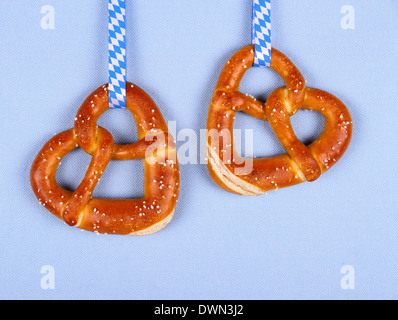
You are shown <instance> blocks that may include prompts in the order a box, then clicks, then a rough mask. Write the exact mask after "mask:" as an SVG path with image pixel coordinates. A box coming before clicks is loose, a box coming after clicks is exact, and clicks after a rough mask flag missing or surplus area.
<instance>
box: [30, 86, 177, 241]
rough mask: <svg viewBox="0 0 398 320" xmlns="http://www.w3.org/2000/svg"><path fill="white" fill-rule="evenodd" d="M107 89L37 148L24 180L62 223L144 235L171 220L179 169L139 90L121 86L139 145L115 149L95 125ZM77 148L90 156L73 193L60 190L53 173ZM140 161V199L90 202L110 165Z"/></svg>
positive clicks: (155, 112)
mask: <svg viewBox="0 0 398 320" xmlns="http://www.w3.org/2000/svg"><path fill="white" fill-rule="evenodd" d="M107 90H108V85H104V86H102V87H100V88H98V89H97V90H95V91H94V92H93V93H92V94H91V95H90V96H89V97H88V98H87V99H86V100H85V101H84V102H83V104H82V105H81V107H80V109H79V111H78V112H77V115H76V118H75V123H74V128H72V129H69V130H67V131H64V132H62V133H59V134H57V135H55V136H54V137H53V138H52V139H50V140H49V141H48V142H47V143H46V144H45V145H44V147H43V148H42V149H41V151H40V152H39V154H38V155H37V157H36V159H35V160H34V162H33V164H32V168H31V174H30V180H31V185H32V188H33V191H34V193H35V195H36V197H37V198H38V199H39V202H40V203H41V204H42V205H43V206H44V207H45V208H46V209H47V210H49V211H50V212H51V213H53V214H54V215H55V216H57V217H58V218H60V219H63V220H64V221H65V222H66V223H67V224H69V225H71V226H75V227H78V228H81V229H84V230H89V231H93V232H97V233H108V234H123V235H127V234H132V235H148V234H152V233H155V232H157V231H159V230H161V229H162V228H164V227H165V226H166V225H167V224H168V223H169V222H170V221H171V219H172V217H173V214H174V210H175V206H176V203H177V198H178V192H179V168H178V163H177V156H176V148H175V143H174V140H173V137H172V136H171V135H170V134H169V133H168V128H167V125H166V123H165V121H164V119H163V116H162V114H161V113H160V111H159V109H158V108H157V106H156V104H155V103H154V102H153V100H152V99H151V98H150V97H149V96H148V95H147V94H146V93H145V92H144V91H143V90H142V89H140V88H139V87H137V86H135V85H133V84H131V83H128V82H127V85H126V105H127V109H128V110H129V111H130V112H131V113H132V115H133V116H134V119H135V122H136V125H137V131H138V138H139V141H137V142H135V143H133V144H128V145H119V144H116V143H114V141H113V137H112V135H111V134H110V133H109V132H108V131H107V130H106V129H104V128H102V127H100V126H97V120H98V118H99V117H100V116H101V114H102V113H104V112H105V111H106V110H108V108H109V102H108V92H107ZM78 147H81V148H82V149H83V150H84V151H86V152H87V153H89V154H90V155H92V159H91V162H90V164H89V166H88V169H87V172H86V174H85V176H84V179H83V180H82V181H81V183H80V185H79V186H78V187H77V188H76V190H75V191H73V192H71V191H68V190H66V189H64V188H62V187H60V186H59V185H58V184H57V182H56V179H55V174H56V170H57V167H58V165H59V164H60V161H61V159H62V158H63V157H64V156H65V155H66V154H68V153H69V152H71V151H72V150H74V149H76V148H78ZM149 151H151V152H149ZM133 159H143V165H144V196H143V197H142V198H140V199H101V198H93V197H92V193H93V190H94V188H95V186H96V184H97V183H98V181H99V180H100V177H101V175H102V173H103V172H104V170H105V168H106V166H107V164H108V163H109V161H110V160H133Z"/></svg>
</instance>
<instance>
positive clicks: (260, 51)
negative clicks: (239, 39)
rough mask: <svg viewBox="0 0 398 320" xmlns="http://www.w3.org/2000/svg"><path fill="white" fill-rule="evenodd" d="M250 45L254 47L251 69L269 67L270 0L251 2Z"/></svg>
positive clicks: (254, 0)
mask: <svg viewBox="0 0 398 320" xmlns="http://www.w3.org/2000/svg"><path fill="white" fill-rule="evenodd" d="M252 44H254V45H255V56H254V64H253V67H270V65H271V0H253V30H252Z"/></svg>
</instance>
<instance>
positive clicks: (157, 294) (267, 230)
mask: <svg viewBox="0 0 398 320" xmlns="http://www.w3.org/2000/svg"><path fill="white" fill-rule="evenodd" d="M49 2H51V7H52V9H51V8H44V9H43V8H42V7H43V6H44V4H45V3H44V2H42V1H24V0H17V1H15V0H1V1H0V39H1V40H0V43H1V46H0V47H1V50H0V58H1V60H0V61H2V63H1V68H0V75H1V79H3V81H2V82H1V83H0V96H1V99H2V108H1V110H2V111H3V113H2V121H1V126H0V146H1V157H0V161H1V170H0V172H1V179H0V186H1V189H2V192H1V193H0V203H1V205H2V214H1V217H2V222H1V224H0V238H1V255H0V264H1V266H2V268H1V271H0V279H1V281H0V298H3V299H10V298H11V299H13V298H14V299H15V298H17V299H24V298H25V299H49V298H50V299H68V298H75V299H85V298H86V299H300V298H301V299H318V298H323V299H363V298H364V299H375V298H376V299H378V298H380V299H382V298H390V299H396V298H398V296H397V290H396V284H397V281H398V272H397V270H398V266H397V261H398V256H397V254H398V253H397V247H398V238H397V237H398V232H397V191H396V190H397V180H398V179H397V178H398V177H397V169H396V168H397V166H396V164H397V158H398V152H397V147H396V146H397V144H398V141H397V140H398V139H397V137H398V134H397V115H396V113H395V109H396V104H397V101H398V93H397V88H398V83H397V74H398V72H397V68H398V67H397V66H398V56H397V55H398V50H397V39H398V28H397V20H396V12H397V10H398V4H397V2H396V1H390V0H377V1H376V0H368V1H362V0H351V1H349V4H350V6H351V7H347V6H346V5H347V3H346V2H344V1H316V0H296V1H274V2H273V6H272V36H273V39H272V45H273V47H275V48H276V49H278V50H280V51H282V52H283V53H284V54H286V55H287V56H288V57H289V58H290V59H291V60H292V61H293V62H294V63H295V64H296V66H297V67H298V68H299V70H300V71H301V72H302V74H303V76H304V78H305V79H306V82H307V86H309V87H315V88H319V89H322V90H325V91H328V92H330V93H332V94H334V95H336V96H337V97H338V98H340V99H341V100H342V101H343V102H344V103H345V104H346V105H347V107H348V108H349V110H350V112H351V115H352V117H353V122H354V133H353V137H352V142H351V145H350V147H349V149H348V150H347V152H346V154H345V155H344V156H343V158H342V159H341V160H340V161H339V162H338V163H337V164H336V165H335V166H334V167H333V168H332V169H331V170H329V171H328V172H327V173H325V174H324V175H322V176H321V177H320V178H319V179H318V180H316V181H314V182H311V183H303V184H300V185H297V186H294V187H290V188H286V189H280V190H278V191H276V192H270V193H269V194H268V195H263V196H258V197H244V196H239V195H235V194H231V193H227V192H225V191H223V190H221V189H220V188H219V187H218V186H216V185H215V184H214V182H213V181H212V180H211V178H210V176H209V174H208V171H207V168H206V166H205V165H204V164H200V163H197V164H195V163H186V162H187V159H186V158H187V157H186V155H185V157H184V153H190V155H191V156H192V152H195V151H196V152H197V155H196V156H195V155H193V156H192V158H193V159H195V157H196V160H197V161H196V162H199V160H200V157H201V155H203V150H200V148H199V145H200V144H199V140H200V130H201V129H204V128H205V127H206V118H207V110H208V105H209V102H210V98H211V95H212V91H213V88H214V85H215V82H216V81H217V78H218V76H219V73H220V71H221V68H222V66H223V64H224V63H225V62H226V61H227V60H228V58H229V57H230V56H231V55H232V54H233V53H234V52H235V51H236V50H238V49H239V48H240V47H242V46H245V45H248V44H250V43H251V22H252V6H251V1H247V0H228V1H214V0H201V1H187V0H173V1H163V0H136V1H127V9H126V10H127V17H126V21H127V51H128V56H127V75H128V78H127V80H128V81H130V82H133V83H135V84H136V85H138V86H140V87H141V88H143V89H144V90H145V91H146V92H147V93H148V94H149V95H150V96H151V97H152V98H153V100H154V101H155V102H156V103H157V105H158V106H159V108H160V110H161V111H162V113H163V116H164V118H165V120H166V121H170V127H171V128H173V126H174V128H175V133H174V137H175V138H176V139H177V147H178V149H179V150H180V152H181V153H182V154H181V157H180V160H181V162H182V163H181V165H180V170H181V193H180V197H179V202H178V205H177V210H176V212H175V216H174V218H173V220H172V222H171V223H170V224H169V225H168V226H167V227H166V228H165V229H164V230H162V231H160V232H158V233H156V234H154V235H152V236H148V237H122V236H106V235H99V236H98V235H96V234H93V233H89V232H81V231H80V230H79V229H76V228H70V227H68V226H67V225H65V224H64V223H63V222H62V221H61V220H59V219H57V218H56V217H54V216H52V215H51V214H50V213H48V212H47V211H46V209H45V208H43V207H42V206H40V205H39V203H38V201H37V199H36V198H35V196H34V194H33V192H32V190H31V187H30V183H29V171H30V166H31V163H32V161H33V159H34V157H35V156H36V154H37V153H38V151H39V150H40V148H41V147H42V146H43V144H44V143H45V142H46V141H47V140H48V139H49V138H51V137H52V136H53V134H54V133H58V132H61V131H64V130H67V129H69V128H71V127H72V126H73V122H74V117H75V114H76V112H77V110H78V108H79V106H80V104H81V103H82V102H83V100H84V99H85V98H86V97H87V96H88V95H89V94H90V93H91V92H92V91H94V89H96V88H97V87H99V86H101V85H103V84H104V83H106V82H107V81H108V29H107V14H108V9H107V3H106V1H100V0H73V1H63V0H52V1H49ZM292 3H294V4H292ZM42 9H43V10H42ZM352 9H354V10H355V16H354V15H353V13H352V11H350V10H352ZM51 12H52V13H53V18H54V19H52V16H51ZM282 85H283V82H282V81H281V79H280V78H279V77H278V76H277V75H276V74H275V72H273V71H272V70H268V69H264V68H252V69H250V70H248V72H247V74H246V75H245V77H244V79H243V82H242V84H241V91H242V92H244V93H248V94H251V95H253V96H255V97H256V98H257V99H262V100H264V99H265V98H266V96H267V95H268V94H269V93H270V92H271V91H272V90H274V89H276V88H278V87H279V86H282ZM292 122H293V126H294V128H295V130H296V133H297V135H298V137H299V138H300V139H302V141H305V142H307V143H308V142H310V141H311V140H313V139H314V138H316V136H317V135H318V134H319V133H320V132H321V130H322V125H323V119H322V117H320V116H319V115H317V114H315V113H313V112H305V111H300V112H298V114H297V115H295V116H294V117H292ZM98 123H99V125H101V126H103V127H105V128H107V129H108V130H109V131H110V132H111V133H112V134H113V135H114V137H115V140H116V142H119V143H130V142H133V141H135V139H137V133H136V129H135V124H134V119H133V117H132V116H131V114H129V112H128V111H126V110H115V109H112V110H108V111H107V112H106V113H105V114H104V115H103V116H102V117H101V119H100V120H99V122H98ZM235 127H236V128H239V129H241V130H242V137H244V136H245V130H250V129H252V130H253V136H254V155H255V156H257V157H262V156H270V155H274V154H280V153H282V152H284V150H283V149H282V148H281V146H280V145H279V142H278V141H277V140H276V138H275V137H274V135H273V133H272V131H271V129H270V127H269V125H268V123H266V122H262V121H260V120H255V119H253V118H250V117H249V116H247V115H244V114H239V115H238V116H237V117H236V121H235ZM194 138H197V140H198V141H197V144H196V146H197V147H195V148H194V150H187V148H185V149H184V145H185V144H186V142H187V141H188V140H189V139H194ZM243 147H244V146H242V149H243V150H244V148H243ZM90 159H91V158H90V156H88V155H86V154H85V153H84V152H83V151H81V150H77V151H75V152H72V153H71V154H69V155H68V156H67V157H66V158H65V159H64V160H63V161H62V165H61V166H60V168H59V172H58V173H57V179H58V181H59V183H60V184H61V185H63V186H65V187H67V188H70V189H74V188H75V187H76V186H77V185H78V183H79V181H80V179H81V178H82V177H83V175H84V173H85V170H86V166H87V165H88V163H89V161H90ZM184 161H185V163H183V162H184ZM142 183H143V169H142V164H141V162H140V161H124V162H112V163H111V164H110V165H109V166H108V168H107V170H106V172H105V173H104V175H103V177H102V178H101V183H100V184H99V185H98V187H97V188H96V190H95V194H94V195H95V196H100V197H110V198H112V197H113V198H115V197H116V198H125V197H137V196H140V195H142ZM346 265H349V266H352V267H353V268H354V269H355V289H347V288H345V287H344V285H342V283H341V281H342V279H343V277H344V275H345V274H344V273H342V270H343V271H344V270H345V269H344V268H343V266H346ZM43 266H52V267H53V270H54V272H55V273H54V283H55V288H54V289H49V290H44V289H43V287H42V286H41V280H42V277H43V276H45V274H43V273H41V270H42V267H43ZM44 270H47V269H46V268H45V269H44Z"/></svg>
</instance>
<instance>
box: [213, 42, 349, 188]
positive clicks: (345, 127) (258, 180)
mask: <svg viewBox="0 0 398 320" xmlns="http://www.w3.org/2000/svg"><path fill="white" fill-rule="evenodd" d="M253 61H254V46H253V45H249V46H246V47H244V48H241V49H240V50H239V51H237V52H236V53H235V54H234V55H233V56H232V57H231V58H230V59H229V60H228V62H227V63H226V64H225V65H224V67H223V69H222V72H221V75H220V77H219V79H218V82H217V84H216V86H215V90H214V93H213V96H212V100H211V103H210V107H209V112H208V119H207V143H206V156H207V158H208V163H207V166H208V169H209V173H210V175H211V177H212V178H213V180H214V181H215V182H216V183H217V184H218V185H219V186H220V187H221V188H223V189H225V190H227V191H230V192H233V193H238V194H242V195H248V196H255V195H260V194H263V193H266V192H268V191H269V190H277V189H278V188H283V187H288V186H292V185H296V184H298V183H301V182H304V181H314V180H315V179H317V178H318V177H319V176H320V175H321V174H322V173H324V172H326V171H327V170H328V169H330V168H331V167H332V166H333V165H334V164H335V163H336V162H337V160H339V158H340V157H341V156H342V155H343V153H344V152H345V151H346V149H347V147H348V145H349V142H350V139H351V134H352V120H351V116H350V113H349V112H348V110H347V108H346V107H345V105H344V104H343V103H342V102H341V101H340V100H339V99H337V98H336V97H334V96H333V95H331V94H330V93H327V92H325V91H322V90H319V89H313V88H307V87H306V86H305V80H304V78H303V76H302V75H301V73H300V71H299V70H298V69H297V68H296V66H295V65H294V64H293V63H292V62H291V61H290V60H289V59H288V58H287V57H286V56H285V55H283V54H282V53H281V52H279V51H278V50H276V49H272V60H271V68H272V69H273V70H274V71H276V72H277V73H278V74H279V75H280V76H281V77H282V79H283V80H284V82H285V87H281V88H278V89H276V90H274V91H273V92H272V93H271V94H270V95H269V96H268V98H267V100H266V102H265V103H262V102H260V101H258V100H256V99H255V98H254V97H252V96H250V95H247V94H246V95H245V94H243V93H241V92H239V84H240V81H241V80H242V77H243V75H244V74H245V72H246V71H247V70H248V68H249V67H251V66H252V65H253ZM302 108H303V109H309V110H313V111H317V112H319V113H320V114H322V116H323V117H324V118H325V126H324V130H323V132H322V133H321V135H320V136H319V137H318V138H317V139H316V140H315V141H314V142H313V143H311V144H310V145H308V146H305V145H304V144H303V143H302V142H300V141H299V140H298V138H297V137H296V135H295V133H294V131H293V129H292V125H291V123H290V116H292V115H294V114H295V113H296V112H297V111H298V110H299V109H302ZM237 111H243V112H245V113H247V114H249V115H251V116H253V117H255V118H257V119H261V120H264V121H268V122H269V124H270V126H271V128H272V130H273V132H274V133H275V135H276V137H277V138H278V139H279V141H280V143H281V144H282V146H283V147H284V149H285V150H286V152H287V153H286V154H283V155H278V156H274V157H269V158H261V159H250V160H251V165H250V166H247V163H245V162H247V161H248V159H244V158H241V157H240V156H239V154H238V153H237V152H236V150H235V148H234V143H233V135H232V134H231V133H232V130H233V122H234V118H235V113H236V112H237ZM243 164H245V166H244V165H243ZM248 167H249V168H248Z"/></svg>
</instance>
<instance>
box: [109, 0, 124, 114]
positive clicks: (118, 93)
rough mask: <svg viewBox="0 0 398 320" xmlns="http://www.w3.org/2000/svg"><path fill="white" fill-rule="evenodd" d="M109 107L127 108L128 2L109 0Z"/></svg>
mask: <svg viewBox="0 0 398 320" xmlns="http://www.w3.org/2000/svg"><path fill="white" fill-rule="evenodd" d="M108 12H109V20H108V35H109V38H108V39H109V42H108V49H109V69H108V70H109V88H108V89H109V107H110V108H126V2H125V0H108Z"/></svg>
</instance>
